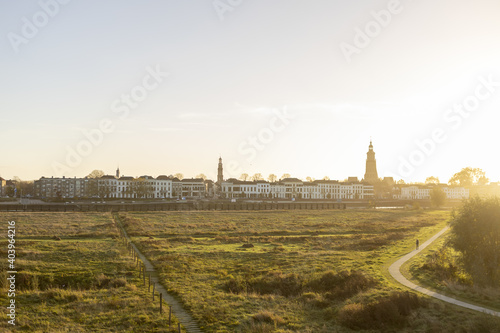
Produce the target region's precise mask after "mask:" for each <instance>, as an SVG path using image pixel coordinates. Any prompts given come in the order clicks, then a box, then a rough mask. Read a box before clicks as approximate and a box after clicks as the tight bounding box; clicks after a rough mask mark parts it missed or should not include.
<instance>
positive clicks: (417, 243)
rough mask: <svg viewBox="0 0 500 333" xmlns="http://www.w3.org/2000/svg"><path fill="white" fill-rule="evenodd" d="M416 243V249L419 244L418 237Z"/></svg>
mask: <svg viewBox="0 0 500 333" xmlns="http://www.w3.org/2000/svg"><path fill="white" fill-rule="evenodd" d="M416 245H417V250H418V246H419V245H420V243H419V241H418V239H417V242H416Z"/></svg>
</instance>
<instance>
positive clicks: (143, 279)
mask: <svg viewBox="0 0 500 333" xmlns="http://www.w3.org/2000/svg"><path fill="white" fill-rule="evenodd" d="M142 273H143V274H142V282H144V285H146V265H144V264H143V265H142Z"/></svg>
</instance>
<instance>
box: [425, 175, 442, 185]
mask: <svg viewBox="0 0 500 333" xmlns="http://www.w3.org/2000/svg"><path fill="white" fill-rule="evenodd" d="M425 183H426V184H435V185H437V184H439V178H438V177H434V176H431V177H427V178H426V179H425Z"/></svg>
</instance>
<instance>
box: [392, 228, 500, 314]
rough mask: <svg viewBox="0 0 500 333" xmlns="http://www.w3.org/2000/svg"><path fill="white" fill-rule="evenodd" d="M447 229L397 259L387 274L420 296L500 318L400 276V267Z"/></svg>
mask: <svg viewBox="0 0 500 333" xmlns="http://www.w3.org/2000/svg"><path fill="white" fill-rule="evenodd" d="M448 229H449V227H444V228H443V229H442V230H441V231H439V232H438V233H437V234H435V235H434V236H432V237H431V238H429V239H428V240H427V241H426V242H425V243H423V244H421V245H420V247H419V249H418V250H413V251H412V252H410V253H408V254H406V255H404V256H403V257H401V258H399V259H398V260H397V261H396V262H395V263H393V264H392V265H391V266H390V267H389V273H390V274H391V275H392V277H393V278H394V279H396V281H398V282H399V283H401V284H402V285H404V286H406V287H408V288H411V289H413V290H415V291H418V292H419V293H422V294H425V295H428V296H431V297H434V298H437V299H440V300H442V301H445V302H448V303H451V304H455V305H458V306H461V307H464V308H467V309H471V310H475V311H479V312H483V313H487V314H490V315H493V316H497V317H500V312H497V311H493V310H490V309H486V308H483V307H481V306H477V305H473V304H470V303H466V302H462V301H459V300H456V299H454V298H451V297H448V296H444V295H442V294H439V293H437V292H435V291H432V290H429V289H425V288H423V287H421V286H418V285H416V284H415V283H413V282H411V281H409V280H408V279H407V278H405V277H404V276H403V274H401V271H400V269H401V266H402V265H403V264H404V263H405V262H407V261H408V260H410V259H411V258H412V257H413V256H415V255H416V254H418V253H420V251H422V250H423V249H425V248H426V247H427V246H429V245H430V244H431V243H432V242H434V241H435V240H436V239H438V238H439V237H440V236H441V235H442V234H444V233H445V232H446V231H448Z"/></svg>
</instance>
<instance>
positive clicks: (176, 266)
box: [118, 210, 500, 332]
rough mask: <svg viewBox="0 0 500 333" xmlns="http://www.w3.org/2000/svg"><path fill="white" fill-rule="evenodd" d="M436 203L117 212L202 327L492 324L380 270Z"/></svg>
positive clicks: (430, 219)
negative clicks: (420, 205) (406, 206)
mask: <svg viewBox="0 0 500 333" xmlns="http://www.w3.org/2000/svg"><path fill="white" fill-rule="evenodd" d="M449 216H450V212H449V211H440V210H415V211H408V210H348V211H339V210H337V211H252V212H232V211H231V212H216V211H214V212H163V213H144V212H127V213H120V214H119V216H118V218H119V219H120V221H121V222H122V223H123V225H124V226H125V228H126V230H127V232H128V233H129V235H130V236H131V238H132V240H133V241H134V243H135V244H136V245H137V246H138V247H139V249H140V250H141V251H142V252H143V253H144V254H145V255H146V256H147V257H148V258H149V259H150V261H151V262H152V263H153V264H154V265H155V267H156V269H157V270H158V272H159V275H160V278H161V279H162V281H163V285H164V286H165V287H166V288H167V289H168V290H169V292H171V293H173V294H175V295H177V297H178V298H179V299H180V300H181V301H182V303H183V304H184V305H185V307H186V308H187V309H188V310H189V311H190V312H191V313H192V315H193V317H195V318H196V319H197V321H198V322H199V324H200V326H201V328H202V329H203V330H204V331H206V332H352V331H366V332H478V331H481V332H494V331H495V329H497V327H499V325H500V322H499V320H498V318H492V317H489V316H486V315H484V314H480V313H475V312H472V311H469V310H465V309H462V308H458V307H455V306H453V305H449V304H445V303H442V302H440V301H437V300H433V299H429V298H427V297H423V296H420V295H416V294H414V293H408V292H407V291H406V289H405V288H404V287H401V286H400V285H398V284H397V283H396V282H395V281H393V280H392V278H391V277H390V276H389V275H388V273H387V267H388V266H389V265H390V263H391V262H393V261H394V260H396V259H397V258H398V257H399V256H401V255H403V254H405V253H407V252H409V251H411V250H412V249H413V247H414V246H415V240H416V239H417V238H418V239H421V240H425V239H427V238H429V237H430V236H431V235H433V234H434V233H436V232H437V231H438V230H440V229H441V228H443V227H444V226H445V225H446V223H447V221H448V219H449Z"/></svg>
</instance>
